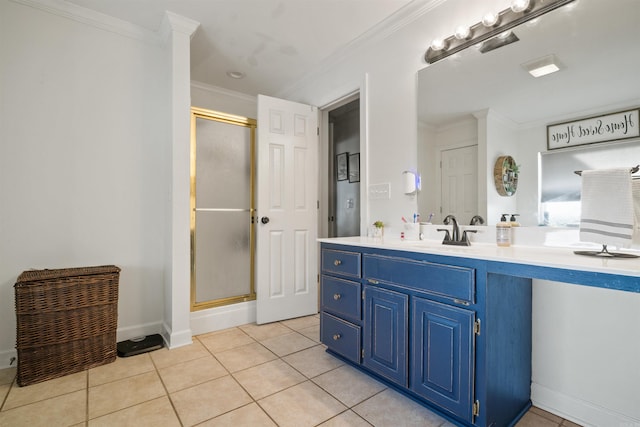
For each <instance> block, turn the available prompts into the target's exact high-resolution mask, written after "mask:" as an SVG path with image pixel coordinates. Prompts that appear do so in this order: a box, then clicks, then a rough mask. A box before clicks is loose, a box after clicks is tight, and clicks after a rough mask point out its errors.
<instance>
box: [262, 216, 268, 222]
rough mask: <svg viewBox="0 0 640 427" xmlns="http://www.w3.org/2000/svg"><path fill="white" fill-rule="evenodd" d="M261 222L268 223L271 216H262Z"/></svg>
mask: <svg viewBox="0 0 640 427" xmlns="http://www.w3.org/2000/svg"><path fill="white" fill-rule="evenodd" d="M260 222H261V223H263V224H268V223H269V217H268V216H263V217H262V218H260Z"/></svg>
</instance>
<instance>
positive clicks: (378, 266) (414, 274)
mask: <svg viewBox="0 0 640 427" xmlns="http://www.w3.org/2000/svg"><path fill="white" fill-rule="evenodd" d="M363 270H364V277H365V278H366V279H367V280H368V281H369V282H370V283H374V284H375V283H376V282H377V281H380V282H388V283H393V284H396V285H400V286H404V287H407V288H411V289H415V290H418V291H421V292H424V293H427V294H433V295H438V296H442V297H447V298H451V299H456V300H462V301H466V302H469V303H474V302H475V277H476V274H475V269H473V268H468V267H457V266H452V265H444V264H436V263H432V262H426V261H415V260H409V259H402V258H393V257H385V256H379V255H365V256H364V261H363Z"/></svg>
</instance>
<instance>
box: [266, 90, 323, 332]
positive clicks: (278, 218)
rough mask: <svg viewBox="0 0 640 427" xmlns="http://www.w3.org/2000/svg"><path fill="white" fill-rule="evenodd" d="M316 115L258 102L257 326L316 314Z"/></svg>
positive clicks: (273, 102) (314, 110) (278, 103)
mask: <svg viewBox="0 0 640 427" xmlns="http://www.w3.org/2000/svg"><path fill="white" fill-rule="evenodd" d="M317 128H318V110H317V108H315V107H311V106H309V105H304V104H298V103H294V102H290V101H285V100H281V99H277V98H271V97H268V96H263V95H259V96H258V141H257V150H258V153H257V154H258V155H257V157H258V171H257V173H258V179H257V186H258V191H257V195H258V198H257V215H256V219H257V221H258V225H257V242H256V243H257V245H256V291H257V312H256V321H257V323H258V324H262V323H269V322H275V321H277V320H282V319H290V318H293V317H299V316H306V315H310V314H315V313H317V312H318V264H317V263H318V257H317V247H318V244H317V242H316V237H317V227H318V222H317V215H318V206H317V203H318V196H317V192H318V172H317V170H318V135H317Z"/></svg>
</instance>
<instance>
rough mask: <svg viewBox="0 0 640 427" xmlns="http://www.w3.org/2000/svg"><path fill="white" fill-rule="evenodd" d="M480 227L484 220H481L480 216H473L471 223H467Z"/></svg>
mask: <svg viewBox="0 0 640 427" xmlns="http://www.w3.org/2000/svg"><path fill="white" fill-rule="evenodd" d="M478 224H480V225H482V224H484V218H482V217H481V216H480V215H474V216H473V218H471V222H470V223H469V225H478Z"/></svg>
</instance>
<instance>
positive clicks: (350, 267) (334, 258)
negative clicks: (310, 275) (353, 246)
mask: <svg viewBox="0 0 640 427" xmlns="http://www.w3.org/2000/svg"><path fill="white" fill-rule="evenodd" d="M360 257H361V255H360V254H359V253H357V252H347V251H336V250H333V249H323V250H322V272H323V273H333V274H340V275H342V276H347V277H354V278H358V279H359V278H360V277H361V271H362V270H361V268H360Z"/></svg>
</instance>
